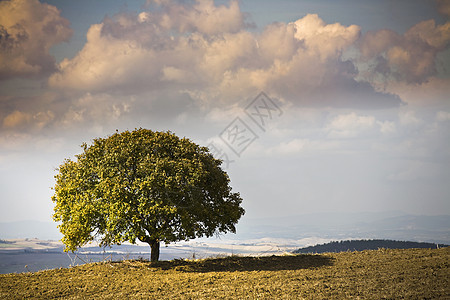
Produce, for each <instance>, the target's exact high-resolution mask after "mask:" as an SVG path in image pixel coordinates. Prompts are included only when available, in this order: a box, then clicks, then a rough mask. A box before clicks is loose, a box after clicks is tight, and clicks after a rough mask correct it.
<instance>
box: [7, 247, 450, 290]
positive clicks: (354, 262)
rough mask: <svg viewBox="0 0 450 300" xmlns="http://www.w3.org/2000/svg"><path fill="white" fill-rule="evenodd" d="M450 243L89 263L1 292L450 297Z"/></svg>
mask: <svg viewBox="0 0 450 300" xmlns="http://www.w3.org/2000/svg"><path fill="white" fill-rule="evenodd" d="M449 264H450V248H443V249H434V250H431V249H407V250H397V249H396V250H386V249H380V250H370V251H361V252H342V253H326V254H320V255H305V254H301V255H293V256H268V257H236V256H234V257H228V258H218V259H206V260H198V261H185V260H175V261H162V262H158V263H149V262H146V261H123V262H103V263H92V264H86V265H82V266H77V267H72V268H67V269H55V270H47V271H40V272H36V273H22V274H6V275H0V298H1V299H6V298H7V299H22V298H29V297H31V298H59V297H62V298H65V299H92V298H96V299H127V298H133V299H140V298H142V299H243V298H248V299H301V298H306V299H330V298H340V299H343V298H362V299H386V298H387V299H394V298H395V299H398V298H408V299H417V298H420V299H424V298H426V299H430V298H432V299H449V298H450V271H449Z"/></svg>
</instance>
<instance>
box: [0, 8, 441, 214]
mask: <svg viewBox="0 0 450 300" xmlns="http://www.w3.org/2000/svg"><path fill="white" fill-rule="evenodd" d="M449 16H450V1H432V0H427V1H425V0H423V1H418V0H407V1H406V0H398V1H387V0H378V1H369V0H333V1H332V0H319V1H316V0H315V1H312V0H308V1H306V0H305V1H287V0H283V1H267V0H263V1H256V0H251V1H250V0H249V1H245V0H242V1H210V0H198V1H171V0H154V1H126V0H113V1H105V0H98V1H87V0H82V1H68V0H63V1H61V0H58V1H57V0H48V1H43V0H41V1H38V0H11V1H0V206H1V209H0V222H12V221H23V220H37V221H49V222H50V221H51V218H52V217H51V216H52V212H53V206H54V204H53V203H52V201H51V196H52V194H53V191H52V189H51V188H52V187H53V186H54V184H55V180H54V178H53V177H54V175H55V174H56V173H57V171H56V170H57V168H58V166H59V165H60V164H62V163H63V161H64V159H66V158H72V159H73V158H74V155H76V154H78V153H80V152H81V150H82V149H81V147H80V145H81V144H82V143H83V142H87V143H88V144H89V143H90V142H91V141H92V139H94V138H97V137H107V136H108V135H111V134H113V133H114V132H115V131H116V130H119V131H124V130H133V129H135V128H140V127H142V128H148V129H152V130H157V131H168V130H170V131H172V132H174V133H175V134H177V135H178V136H181V137H188V138H190V139H191V140H192V141H194V142H196V143H198V144H200V145H203V146H208V147H209V148H210V149H211V152H212V153H213V154H214V155H215V156H216V157H217V158H220V159H222V160H224V163H223V167H224V169H225V170H226V171H227V172H228V174H229V176H230V178H231V185H232V187H233V191H237V192H240V193H241V196H242V198H243V199H244V200H243V204H242V205H243V207H244V208H245V209H246V215H245V216H244V218H265V217H283V216H292V215H301V214H310V213H321V212H326V213H329V212H351V213H358V212H382V211H402V212H404V213H407V214H424V215H443V214H444V215H445V214H447V215H448V214H450V185H449V183H450V169H449V166H450V130H449V129H450V20H449Z"/></svg>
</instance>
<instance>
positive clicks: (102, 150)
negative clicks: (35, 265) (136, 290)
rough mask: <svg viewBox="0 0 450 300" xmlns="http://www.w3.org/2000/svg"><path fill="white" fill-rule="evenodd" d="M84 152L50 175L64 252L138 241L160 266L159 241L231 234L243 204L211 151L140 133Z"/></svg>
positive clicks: (94, 145)
mask: <svg viewBox="0 0 450 300" xmlns="http://www.w3.org/2000/svg"><path fill="white" fill-rule="evenodd" d="M82 147H83V150H84V151H83V152H82V153H81V154H79V155H76V160H75V161H73V160H70V159H67V160H65V162H64V163H63V164H62V165H61V166H60V167H59V169H58V171H59V172H58V174H57V175H56V176H55V179H56V184H55V187H54V191H55V193H54V195H53V197H52V200H53V202H54V203H55V204H56V205H55V207H54V212H55V213H54V215H53V218H54V220H55V221H57V222H61V223H60V225H58V227H59V230H60V231H61V233H62V234H63V238H62V241H63V242H64V244H65V246H66V248H65V251H75V250H76V249H78V248H79V247H81V246H83V245H85V244H86V243H88V242H90V241H93V240H99V241H100V245H101V246H108V245H113V244H121V243H123V242H125V241H129V242H131V243H135V242H136V239H138V240H140V241H142V242H146V243H148V244H149V245H150V248H151V260H152V261H157V260H158V259H159V244H160V242H164V243H166V244H168V243H170V242H175V241H180V240H189V239H192V238H196V237H201V236H207V237H210V236H212V235H214V234H219V233H221V232H223V233H225V232H236V228H235V224H236V223H237V222H238V220H239V219H240V217H241V216H242V215H243V214H244V209H243V208H242V207H241V206H240V204H241V202H242V199H241V197H240V195H239V193H233V192H232V191H231V187H230V185H229V183H230V180H229V177H228V175H227V173H226V172H224V171H223V170H222V169H221V167H220V165H221V163H222V162H221V160H218V159H215V158H214V157H213V156H212V155H211V154H210V153H209V150H208V148H206V147H200V146H198V145H196V144H195V143H193V142H192V141H190V140H189V139H187V138H179V137H177V136H176V135H174V134H172V133H171V132H154V131H151V130H147V129H142V128H141V129H136V130H134V131H131V132H130V131H125V132H122V133H118V132H117V133H115V134H113V135H111V136H109V137H108V138H98V139H94V141H93V143H92V144H91V145H87V144H83V145H82Z"/></svg>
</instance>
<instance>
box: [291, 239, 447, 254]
mask: <svg viewBox="0 0 450 300" xmlns="http://www.w3.org/2000/svg"><path fill="white" fill-rule="evenodd" d="M447 246H448V245H441V244H439V245H438V244H432V243H421V242H407V241H392V240H349V241H335V242H329V243H326V244H320V245H315V246H309V247H304V248H300V249H298V250H296V251H293V253H326V252H344V251H364V250H377V249H380V248H385V249H412V248H426V249H436V248H443V247H447Z"/></svg>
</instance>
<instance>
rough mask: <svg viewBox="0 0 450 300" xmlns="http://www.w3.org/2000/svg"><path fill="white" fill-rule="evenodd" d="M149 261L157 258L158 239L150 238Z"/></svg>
mask: <svg viewBox="0 0 450 300" xmlns="http://www.w3.org/2000/svg"><path fill="white" fill-rule="evenodd" d="M148 244H149V245H150V261H152V262H155V261H158V260H159V241H158V240H156V239H155V240H150V241H149V243H148Z"/></svg>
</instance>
